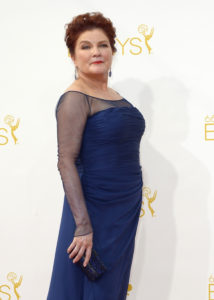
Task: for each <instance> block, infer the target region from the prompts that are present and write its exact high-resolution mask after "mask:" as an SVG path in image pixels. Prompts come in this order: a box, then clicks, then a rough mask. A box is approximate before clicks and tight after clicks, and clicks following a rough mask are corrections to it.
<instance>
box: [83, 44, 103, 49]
mask: <svg viewBox="0 0 214 300" xmlns="http://www.w3.org/2000/svg"><path fill="white" fill-rule="evenodd" d="M101 46H104V47H108V45H107V44H101ZM87 48H89V46H83V47H82V49H87Z"/></svg>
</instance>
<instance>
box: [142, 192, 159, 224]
mask: <svg viewBox="0 0 214 300" xmlns="http://www.w3.org/2000/svg"><path fill="white" fill-rule="evenodd" d="M156 195H157V191H155V192H154V194H153V195H152V196H151V189H150V188H149V187H146V186H145V187H144V188H143V197H146V199H147V200H148V208H149V210H150V212H151V215H152V217H156V215H155V211H154V209H153V208H152V207H151V203H152V202H154V201H155V199H156ZM142 202H143V205H144V201H142ZM141 210H142V211H143V214H142V215H141V216H140V218H141V217H143V216H144V215H145V210H144V208H141Z"/></svg>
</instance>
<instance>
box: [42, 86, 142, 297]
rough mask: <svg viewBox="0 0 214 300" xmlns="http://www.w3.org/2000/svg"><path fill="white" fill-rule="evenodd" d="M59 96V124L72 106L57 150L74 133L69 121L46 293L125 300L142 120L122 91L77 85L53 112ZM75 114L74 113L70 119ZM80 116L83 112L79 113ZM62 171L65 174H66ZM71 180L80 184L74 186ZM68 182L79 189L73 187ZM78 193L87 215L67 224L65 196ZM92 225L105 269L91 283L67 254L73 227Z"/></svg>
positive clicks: (138, 193)
mask: <svg viewBox="0 0 214 300" xmlns="http://www.w3.org/2000/svg"><path fill="white" fill-rule="evenodd" d="M63 102H64V103H66V102H67V104H66V105H67V108H66V106H65V112H64V116H63V117H62V124H63V125H64V124H65V123H66V120H69V113H70V114H71V113H72V112H73V119H72V118H70V122H71V120H74V121H73V123H70V125H69V124H67V125H68V126H67V127H63V130H62V131H61V132H63V133H64V132H66V128H67V132H66V134H65V136H64V139H63V141H64V144H63V142H61V143H62V145H61V150H60V151H61V152H62V151H63V150H62V149H63V145H64V147H65V148H66V145H67V146H68V145H71V144H72V141H73V144H74V145H75V141H77V139H75V138H74V136H75V137H77V136H78V135H75V128H78V130H79V136H78V137H79V145H78V146H77V148H76V152H75V156H74V157H75V159H74V161H75V168H73V169H72V166H71V167H70V169H68V168H67V169H68V170H70V172H67V173H66V172H65V171H64V173H63V172H62V174H64V175H62V181H63V187H64V191H65V193H64V204H63V211H62V216H61V223H60V228H59V234H58V240H57V245H56V251H55V258H54V264H53V269H52V276H51V281H50V286H49V291H48V296H47V300H125V299H126V296H127V289H128V283H129V277H130V271H131V265H132V259H133V253H134V245H135V236H136V230H137V226H138V222H139V217H140V211H141V205H142V187H143V177H142V168H141V164H140V156H139V149H140V141H141V138H142V135H143V133H144V131H145V119H144V117H143V115H142V114H141V112H140V111H139V110H138V109H137V108H136V107H135V106H133V105H132V104H131V103H130V102H129V101H128V100H126V99H124V98H122V99H119V100H106V99H102V98H97V97H93V96H89V95H87V94H85V93H83V92H80V91H67V92H65V93H64V94H63V95H62V96H61V97H60V98H59V101H58V103H57V106H56V111H57V109H58V108H59V107H60V104H63ZM81 105H82V107H81V109H80V108H79V106H81ZM69 107H70V112H69ZM77 107H78V109H79V110H78V109H77ZM75 110H76V113H74V111H75ZM84 110H85V111H86V113H85V111H84ZM66 112H67V116H68V117H67V119H66V116H65V115H66ZM75 116H78V117H76V119H75ZM81 116H84V117H82V119H81ZM75 120H76V123H75ZM79 120H82V123H81V121H79ZM83 120H84V121H83ZM58 122H59V121H58ZM67 122H68V121H67ZM78 122H79V123H78ZM78 124H82V126H80V125H79V126H78ZM63 125H61V126H63ZM75 125H76V126H75ZM64 126H65V125H64ZM72 128H73V131H72ZM69 130H70V131H69ZM69 132H70V135H71V138H69V134H68V133H69ZM63 133H61V134H62V135H63ZM59 134H60V131H58V135H59ZM72 134H73V136H72ZM58 143H59V140H58ZM60 151H59V152H60ZM64 153H69V152H68V151H64ZM70 153H73V152H72V151H71V152H70ZM64 155H65V154H64ZM68 161H69V160H67V161H65V163H64V165H66V162H67V163H68ZM74 169H75V170H76V172H77V174H78V178H77V176H76V177H75V174H73V177H72V172H74V171H73V170H74ZM66 174H70V178H69V177H67V180H66ZM63 176H64V177H63ZM67 176H69V175H67ZM72 178H73V179H72ZM75 179H76V182H75ZM72 180H73V186H72ZM78 180H79V181H78ZM79 183H80V184H81V186H78V184H79ZM69 184H70V189H69ZM74 186H75V187H76V188H77V189H79V190H76V194H75V192H74V190H75V188H74ZM72 192H73V194H72ZM78 192H79V194H78ZM81 192H82V195H83V196H84V201H85V202H84V203H85V204H83V202H81V201H79V202H80V203H82V205H85V212H84V214H83V216H82V217H83V218H82V219H84V220H87V218H88V220H89V222H88V224H87V225H86V226H85V227H84V226H82V227H81V225H80V227H79V228H78V230H79V231H75V230H77V226H76V223H78V221H77V222H75V221H76V220H77V219H78V209H77V208H76V211H75V205H74V206H73V207H72V205H71V203H72V201H73V200H74V199H75V197H76V199H77V198H78V196H77V195H79V199H81V197H80V195H81ZM76 203H78V200H77V202H76ZM79 211H84V209H82V210H81V209H79ZM74 216H75V217H74ZM79 224H80V222H79ZM81 230H82V231H81ZM84 230H85V231H84ZM92 230H93V247H94V248H95V249H96V250H97V252H98V254H99V256H100V258H101V259H102V261H103V262H104V263H105V265H106V266H107V268H108V271H107V272H105V273H104V274H103V275H102V276H101V277H100V278H99V279H98V280H96V281H94V282H92V281H90V280H89V279H88V278H87V277H86V275H85V274H84V273H83V272H82V270H81V269H80V267H79V266H78V265H77V264H76V263H73V262H72V259H70V258H69V257H68V254H67V248H68V246H69V245H70V243H71V242H72V240H73V237H74V234H75V232H76V233H77V234H76V235H81V234H83V232H85V233H86V232H91V231H92Z"/></svg>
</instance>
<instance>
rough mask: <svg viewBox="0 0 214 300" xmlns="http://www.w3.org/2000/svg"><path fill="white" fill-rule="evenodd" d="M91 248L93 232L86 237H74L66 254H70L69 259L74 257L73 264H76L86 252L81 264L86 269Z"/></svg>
mask: <svg viewBox="0 0 214 300" xmlns="http://www.w3.org/2000/svg"><path fill="white" fill-rule="evenodd" d="M92 246H93V232H91V233H88V234H86V235H80V236H75V237H74V239H73V241H72V243H71V244H70V246H69V247H68V249H67V253H70V252H71V253H70V255H69V258H73V257H74V256H75V258H74V260H73V263H76V262H77V261H78V260H80V258H81V257H82V256H83V254H84V252H85V251H86V255H85V260H84V263H83V266H84V267H86V266H87V264H88V262H89V259H90V257H91V251H92Z"/></svg>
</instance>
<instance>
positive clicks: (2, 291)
mask: <svg viewBox="0 0 214 300" xmlns="http://www.w3.org/2000/svg"><path fill="white" fill-rule="evenodd" d="M22 278H23V276H22V275H21V276H20V278H19V280H18V281H16V279H17V275H16V273H14V272H9V273H8V274H7V279H8V281H10V285H8V284H2V285H0V294H4V295H7V296H8V300H12V299H14V300H15V298H14V297H13V298H12V296H13V295H14V296H15V297H16V300H19V299H20V295H19V294H18V292H17V288H18V287H19V286H20V285H21V283H22ZM11 285H12V287H11ZM6 290H7V291H6ZM8 290H9V291H8ZM11 290H12V294H11V293H10V291H11ZM3 299H4V298H3ZM0 300H2V298H1V295H0Z"/></svg>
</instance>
